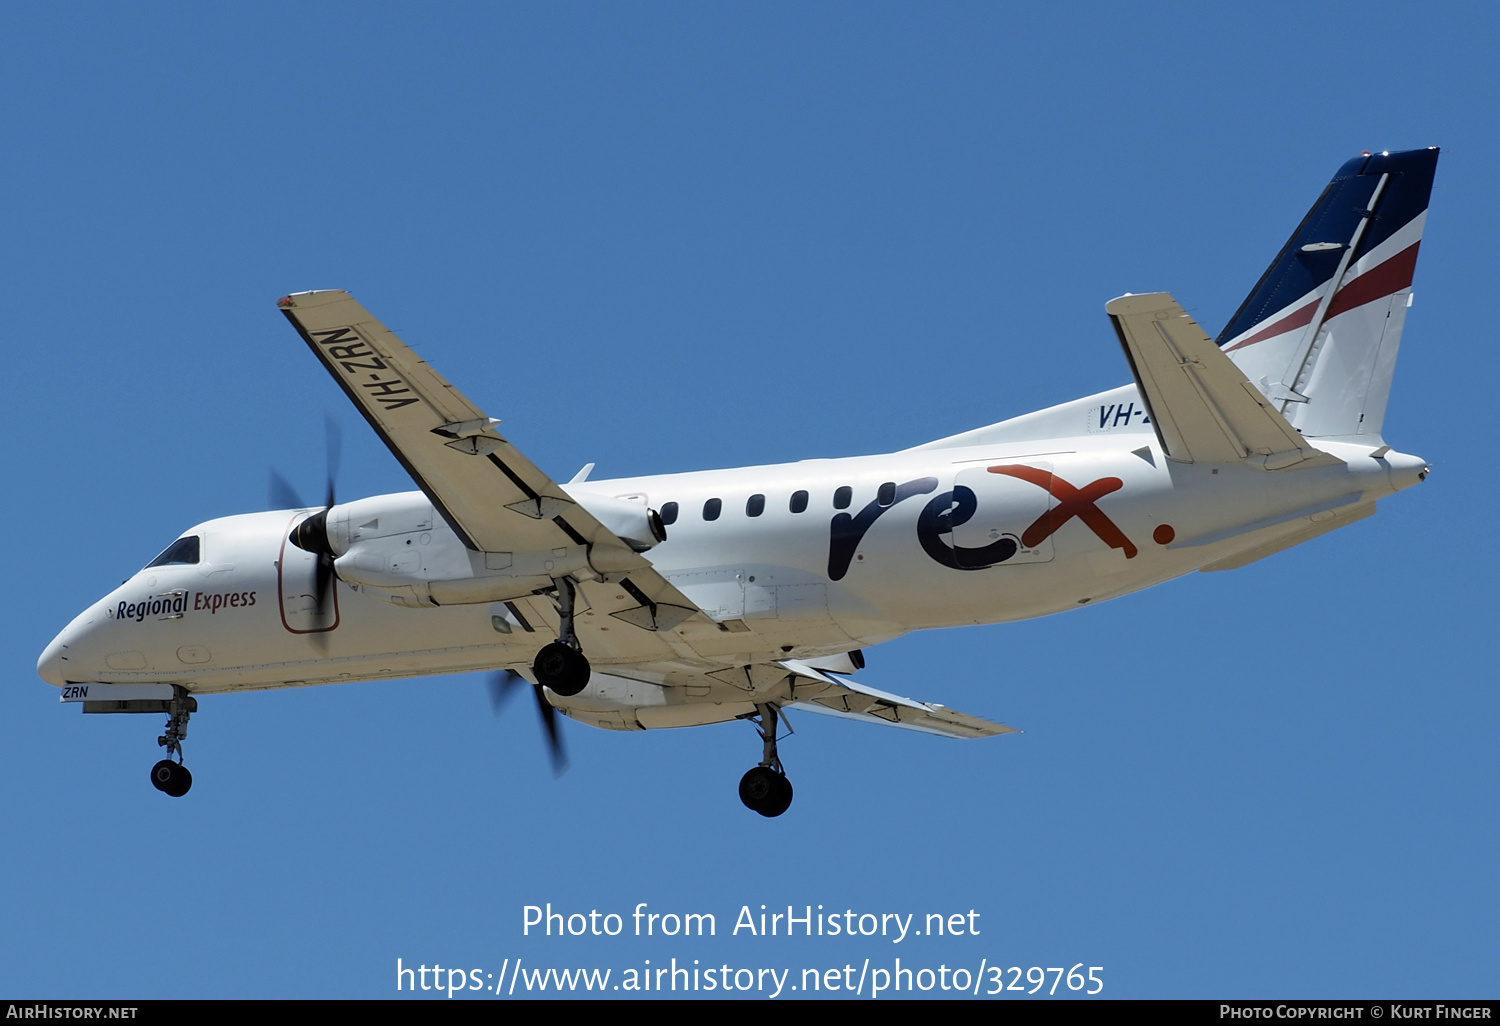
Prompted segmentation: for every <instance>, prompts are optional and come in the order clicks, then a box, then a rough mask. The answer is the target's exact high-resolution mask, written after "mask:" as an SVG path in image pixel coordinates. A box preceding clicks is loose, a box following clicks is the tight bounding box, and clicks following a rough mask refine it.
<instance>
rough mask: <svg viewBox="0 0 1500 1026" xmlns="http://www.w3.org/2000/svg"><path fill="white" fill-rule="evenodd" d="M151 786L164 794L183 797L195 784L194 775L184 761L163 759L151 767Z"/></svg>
mask: <svg viewBox="0 0 1500 1026" xmlns="http://www.w3.org/2000/svg"><path fill="white" fill-rule="evenodd" d="M151 786H152V787H154V788H156V789H157V790H158V791H161V792H162V793H163V794H169V795H171V796H172V797H173V798H181V797H182V796H183V795H185V794H187V793H188V788H190V787H192V786H193V775H192V774H191V773H189V772H188V768H187V767H186V766H184V765H182V763H180V762H173V761H172V760H171V759H163V760H162V761H161V762H159V763H157V764H156V765H155V766H152V767H151Z"/></svg>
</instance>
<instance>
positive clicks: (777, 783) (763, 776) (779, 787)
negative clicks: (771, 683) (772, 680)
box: [740, 703, 792, 817]
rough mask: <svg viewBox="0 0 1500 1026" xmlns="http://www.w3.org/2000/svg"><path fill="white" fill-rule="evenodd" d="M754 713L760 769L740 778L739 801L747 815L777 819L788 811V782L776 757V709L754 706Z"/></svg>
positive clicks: (751, 770)
mask: <svg viewBox="0 0 1500 1026" xmlns="http://www.w3.org/2000/svg"><path fill="white" fill-rule="evenodd" d="M755 710H756V712H757V713H759V716H758V717H757V718H758V720H759V722H756V724H755V729H756V732H757V733H759V734H760V739H761V742H762V750H761V751H762V755H761V760H760V765H759V766H754V767H752V768H751V769H750V771H749V772H748V773H746V774H745V775H744V776H743V777H741V778H740V801H742V802H744V803H745V808H747V809H749V810H750V811H751V812H758V813H760V814H761V815H762V816H768V817H769V816H779V815H781V814H782V813H783V812H785V811H786V810H787V809H788V808H790V807H791V804H792V782H791V781H790V780H788V779H787V778H786V770H785V769H783V768H782V765H781V758H780V757H779V756H778V755H777V754H776V719H777V717H776V706H774V705H771V704H769V703H767V704H765V705H757V706H756V707H755Z"/></svg>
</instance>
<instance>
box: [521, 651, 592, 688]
mask: <svg viewBox="0 0 1500 1026" xmlns="http://www.w3.org/2000/svg"><path fill="white" fill-rule="evenodd" d="M531 669H532V671H533V672H534V673H536V680H537V683H538V684H541V685H542V686H543V687H546V688H550V689H552V693H553V694H555V695H560V696H562V697H563V698H571V697H572V696H573V695H576V694H578V693H579V692H580V691H582V690H583V689H584V688H586V687H588V684H589V673H590V671H589V661H588V660H587V659H585V658H584V656H583V653H582V652H578V651H575V650H574V649H572V648H569V647H568V646H567V645H564V644H563V643H562V642H560V641H554V642H553V643H552V644H550V645H548V646H547V647H545V648H543V649H542V650H541V651H540V652H538V653H537V654H536V659H534V660H533V661H532V663H531Z"/></svg>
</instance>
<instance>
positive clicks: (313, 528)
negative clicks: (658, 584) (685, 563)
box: [292, 492, 667, 606]
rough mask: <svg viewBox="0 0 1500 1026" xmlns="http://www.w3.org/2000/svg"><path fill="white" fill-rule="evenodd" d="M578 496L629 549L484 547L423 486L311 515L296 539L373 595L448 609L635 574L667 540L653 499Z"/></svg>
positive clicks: (344, 578)
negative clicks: (464, 535) (471, 544)
mask: <svg viewBox="0 0 1500 1026" xmlns="http://www.w3.org/2000/svg"><path fill="white" fill-rule="evenodd" d="M577 501H578V503H579V505H581V506H583V507H584V508H585V509H587V510H588V511H589V512H590V513H591V514H593V515H594V516H595V517H596V518H597V519H598V520H599V521H600V522H601V523H603V524H604V525H605V526H606V527H608V528H609V529H610V530H611V531H613V532H614V533H615V534H616V535H618V536H619V537H620V539H621V541H623V542H624V543H625V545H626V546H629V548H628V549H627V548H626V547H625V546H621V545H614V544H610V545H607V546H605V545H600V546H596V547H594V548H593V549H592V550H591V549H590V548H589V547H588V546H585V545H578V544H576V543H572V542H570V543H569V544H568V545H566V546H558V547H557V548H550V549H545V550H541V551H536V552H476V551H475V550H473V549H470V548H468V547H467V546H465V545H464V543H463V542H462V541H460V540H459V538H458V535H457V534H455V533H454V531H453V529H452V528H451V527H449V526H448V524H447V522H446V521H444V520H443V518H442V517H441V516H439V515H438V513H437V511H436V510H435V509H434V508H433V506H432V503H431V502H430V501H428V499H427V496H425V495H423V494H422V493H421V492H405V493H403V494H400V495H381V496H377V497H375V498H370V499H360V500H358V501H356V502H350V503H344V504H342V505H338V506H334V507H333V508H332V509H330V510H328V511H326V514H325V513H319V514H315V517H309V518H308V520H307V521H305V522H304V523H306V524H308V525H309V526H308V527H306V528H305V529H304V528H303V527H300V526H299V528H298V529H297V532H294V534H293V538H292V541H293V544H296V545H298V546H299V547H302V548H307V547H308V546H314V547H313V548H310V549H309V551H325V550H326V551H328V552H330V553H331V555H333V556H334V568H335V571H336V572H337V574H338V577H339V579H340V580H342V581H343V582H344V583H346V584H348V585H349V586H350V587H352V588H354V589H356V590H358V591H360V592H362V593H364V594H367V595H370V596H371V597H373V598H379V599H382V600H384V601H386V602H391V603H394V604H395V605H398V606H448V605H467V604H470V603H482V602H503V601H506V600H508V599H514V598H520V597H522V596H525V595H531V594H534V593H536V592H538V591H542V590H545V589H546V588H549V587H551V586H552V582H553V581H554V580H555V579H557V578H559V577H566V576H574V577H579V578H584V579H587V578H591V577H595V576H598V575H601V574H613V573H628V572H629V571H630V570H634V569H637V568H639V566H640V565H641V561H640V559H639V557H638V556H636V555H635V553H639V552H644V551H645V550H646V549H649V548H651V547H653V546H654V545H656V544H657V543H658V542H660V541H662V540H664V539H665V538H666V533H667V532H666V528H665V527H664V526H663V525H662V522H661V517H660V516H659V515H658V514H657V512H656V511H655V510H653V509H650V508H648V507H647V506H646V505H645V504H644V503H639V502H632V501H629V500H626V499H616V498H613V497H610V496H596V495H589V496H584V497H582V498H579V499H578V500H577ZM315 518H317V520H318V522H317V523H316V524H313V523H312V521H313V520H314V519H315ZM298 532H300V533H298Z"/></svg>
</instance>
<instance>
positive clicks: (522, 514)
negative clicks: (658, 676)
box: [277, 290, 722, 665]
mask: <svg viewBox="0 0 1500 1026" xmlns="http://www.w3.org/2000/svg"><path fill="white" fill-rule="evenodd" d="M277 305H278V307H279V308H280V309H281V312H282V313H283V314H285V315H286V318H287V320H288V321H290V322H291V323H292V325H293V326H294V327H295V328H296V329H297V332H298V333H299V334H300V335H301V336H302V338H303V340H304V341H305V342H306V343H307V345H308V348H310V349H311V350H312V351H313V353H314V355H316V356H317V358H318V360H319V361H320V362H321V363H322V364H323V366H324V367H325V368H327V370H328V372H329V373H330V374H331V375H333V379H334V380H335V381H336V382H338V384H339V386H340V387H341V388H342V389H343V390H344V394H345V395H347V396H348V397H349V399H350V401H351V402H353V403H354V405H355V407H356V408H357V409H358V410H359V411H360V413H362V414H363V415H364V417H365V420H367V421H368V422H369V424H370V426H371V427H372V428H374V429H375V433H376V434H378V435H379V436H380V438H381V439H382V440H383V441H384V442H385V444H386V445H387V446H388V447H389V448H390V450H391V452H392V454H394V455H395V457H396V459H397V460H399V461H400V462H401V465H402V466H403V467H405V468H406V470H407V473H409V474H410V475H411V477H412V480H413V481H415V482H416V484H417V487H419V488H421V489H422V491H423V492H424V493H426V495H427V498H428V499H429V500H430V501H431V502H432V504H433V506H434V507H435V508H436V509H437V510H438V512H439V513H440V514H441V515H442V516H443V517H444V519H446V520H447V521H448V523H449V525H450V526H451V527H452V528H453V530H454V531H455V532H456V533H457V535H458V537H459V538H460V539H461V540H462V541H463V543H464V544H465V545H467V546H468V547H469V548H471V549H474V550H475V551H479V552H495V553H506V552H513V551H527V552H538V551H547V550H554V551H558V552H562V551H565V550H572V551H577V549H578V548H582V549H585V550H587V554H588V565H589V566H590V567H591V568H594V569H595V571H596V572H594V573H585V574H584V575H583V577H584V579H583V580H581V581H580V589H581V593H582V595H583V607H584V608H585V609H587V610H588V611H590V612H592V613H593V614H594V615H593V616H591V617H588V618H587V620H586V621H585V619H584V618H580V622H579V624H578V629H579V633H580V635H583V636H586V637H587V647H588V651H589V656H590V658H591V659H593V660H594V661H596V662H604V663H610V662H620V663H632V662H641V661H661V660H666V661H677V662H680V663H683V664H685V665H701V663H702V662H703V658H702V656H701V655H700V654H699V651H700V650H702V649H704V648H705V647H706V648H710V649H711V648H716V647H720V644H721V643H720V640H719V638H718V637H717V635H720V634H721V633H722V631H721V629H720V628H719V626H718V624H716V623H715V622H714V621H712V620H711V619H709V618H708V617H707V616H706V615H704V614H703V613H702V612H701V611H699V609H698V608H697V606H695V605H694V604H693V603H692V602H691V601H690V600H689V599H688V598H687V597H686V596H684V595H683V594H682V593H681V592H680V591H678V590H677V589H676V588H675V587H673V586H672V584H670V583H669V582H668V581H667V580H666V579H665V578H663V577H662V576H661V575H660V574H659V573H657V571H656V570H654V569H653V568H652V566H651V564H650V563H649V562H648V561H647V560H646V559H645V558H644V557H642V556H641V555H640V554H639V553H637V552H635V551H634V550H633V549H632V548H631V547H630V546H629V545H628V544H626V543H625V542H624V541H623V540H622V539H620V538H619V537H618V536H617V535H615V534H614V532H612V531H611V530H610V529H609V528H608V527H606V526H605V525H604V524H602V523H600V522H599V520H598V519H597V518H596V517H594V515H593V514H591V513H590V512H589V511H588V510H586V509H584V508H583V507H582V506H581V505H579V504H578V503H577V502H576V501H574V500H573V499H572V498H571V497H570V496H569V495H568V493H567V492H566V491H564V490H563V489H562V488H561V487H560V486H559V485H558V484H557V482H555V481H553V480H552V479H551V478H550V477H548V476H547V475H546V474H545V473H543V472H542V471H541V470H539V469H537V467H536V465H535V464H533V463H532V462H531V461H530V460H529V459H527V458H526V457H525V456H524V455H522V454H521V452H520V451H519V450H517V449H516V448H515V446H513V445H511V444H510V442H509V441H507V440H506V438H505V437H504V436H503V435H502V434H500V432H499V430H498V427H499V423H500V422H499V421H498V420H495V419H493V418H491V417H489V416H488V415H486V414H485V412H484V411H482V410H481V409H479V407H477V406H475V405H474V403H473V402H471V401H470V400H469V399H468V398H467V397H465V396H464V395H463V393H461V392H460V391H459V390H458V389H456V388H454V387H453V386H452V385H450V384H449V383H448V382H447V381H446V380H444V378H443V377H442V376H441V375H440V374H438V373H437V371H435V370H433V369H432V367H430V366H429V365H428V364H427V362H426V361H425V360H423V359H421V358H420V357H419V356H417V355H416V353H414V352H412V350H411V349H410V348H409V347H408V346H407V345H406V344H405V343H403V342H402V341H401V340H400V339H398V338H397V337H396V336H395V335H394V334H392V333H391V332H390V330H389V329H387V328H386V327H385V325H383V324H381V323H380V322H379V321H378V320H376V319H375V318H374V317H373V316H371V314H370V312H369V311H368V310H366V309H365V308H364V307H363V306H361V305H360V304H359V303H358V302H356V301H355V300H354V299H353V297H351V296H350V295H349V294H348V293H347V292H344V291H342V290H329V291H320V292H300V293H295V294H293V295H289V296H286V297H285V298H283V299H281V300H280V301H279V302H278V304H277ZM524 605H525V604H523V607H524ZM547 605H548V603H545V602H542V601H540V600H531V602H530V606H531V608H532V609H533V610H535V612H533V614H532V617H531V619H532V620H544V619H546V618H547V617H546V615H545V613H544V612H543V610H544V609H545V607H546V606H547ZM582 611H583V609H581V610H580V612H582ZM601 617H607V619H601ZM529 622H530V621H528V623H529ZM603 624H608V625H610V626H611V627H613V628H614V629H613V630H603V631H601V630H600V629H599V627H600V626H601V625H603ZM536 626H537V627H538V629H542V625H541V624H540V623H538V624H537V625H536ZM546 629H550V628H546ZM694 639H696V641H697V642H698V644H697V647H696V648H694V647H693V646H692V645H690V644H688V642H689V641H691V640H694ZM708 642H713V643H712V644H708Z"/></svg>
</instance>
